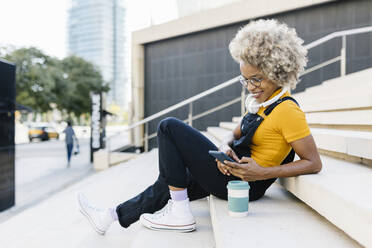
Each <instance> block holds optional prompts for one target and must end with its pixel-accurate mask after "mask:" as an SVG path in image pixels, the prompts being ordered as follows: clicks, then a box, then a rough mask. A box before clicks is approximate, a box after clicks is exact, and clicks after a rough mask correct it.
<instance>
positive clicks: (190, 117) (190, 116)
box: [189, 102, 192, 127]
mask: <svg viewBox="0 0 372 248" xmlns="http://www.w3.org/2000/svg"><path fill="white" fill-rule="evenodd" d="M189 125H190V126H191V127H192V102H190V103H189Z"/></svg>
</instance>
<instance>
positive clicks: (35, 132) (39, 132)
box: [28, 126, 59, 142]
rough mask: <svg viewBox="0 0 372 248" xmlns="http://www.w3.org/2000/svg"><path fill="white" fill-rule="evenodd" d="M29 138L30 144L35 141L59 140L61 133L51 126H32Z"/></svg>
mask: <svg viewBox="0 0 372 248" xmlns="http://www.w3.org/2000/svg"><path fill="white" fill-rule="evenodd" d="M28 138H29V140H30V142H32V141H33V140H34V139H40V140H49V139H59V133H58V132H57V131H56V130H55V128H54V127H50V126H31V127H30V128H29V130H28Z"/></svg>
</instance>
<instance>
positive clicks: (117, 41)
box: [68, 0, 128, 107]
mask: <svg viewBox="0 0 372 248" xmlns="http://www.w3.org/2000/svg"><path fill="white" fill-rule="evenodd" d="M125 14H126V12H125V8H124V2H123V0H71V7H70V8H69V17H68V51H69V54H75V55H77V56H79V57H82V58H84V59H86V60H87V61H90V62H92V63H93V64H95V65H96V66H98V68H99V69H100V70H101V73H102V76H103V79H104V80H105V82H108V83H109V85H110V88H111V90H110V92H109V93H108V95H107V104H108V106H109V105H111V104H117V105H119V106H120V107H124V105H125V104H126V102H127V101H128V99H125V94H124V93H125V92H124V88H125V85H126V83H127V81H128V80H127V78H126V73H125V71H126V69H127V68H126V63H124V52H125V51H124V47H125V41H126V39H125V35H124V31H125V30H124V29H125Z"/></svg>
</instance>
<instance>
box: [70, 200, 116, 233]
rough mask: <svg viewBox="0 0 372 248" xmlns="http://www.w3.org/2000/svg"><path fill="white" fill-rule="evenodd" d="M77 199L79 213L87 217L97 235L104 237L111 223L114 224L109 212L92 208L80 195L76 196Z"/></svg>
mask: <svg viewBox="0 0 372 248" xmlns="http://www.w3.org/2000/svg"><path fill="white" fill-rule="evenodd" d="M77 199H78V203H79V210H80V212H81V213H82V214H83V215H84V216H85V217H87V219H88V220H89V222H90V224H91V225H92V227H93V229H94V230H95V231H96V232H97V233H99V234H101V235H104V234H105V232H106V231H107V229H108V228H109V227H110V225H111V224H112V222H114V220H113V218H112V216H111V212H110V210H109V209H106V210H105V209H99V208H95V207H93V206H92V205H91V204H90V203H89V202H88V199H87V198H86V197H85V195H83V194H82V193H79V194H78V195H77Z"/></svg>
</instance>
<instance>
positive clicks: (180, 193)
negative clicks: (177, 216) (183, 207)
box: [169, 189, 188, 201]
mask: <svg viewBox="0 0 372 248" xmlns="http://www.w3.org/2000/svg"><path fill="white" fill-rule="evenodd" d="M169 192H170V195H171V198H172V200H173V201H184V200H186V199H187V198H188V196H187V189H183V190H169Z"/></svg>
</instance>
